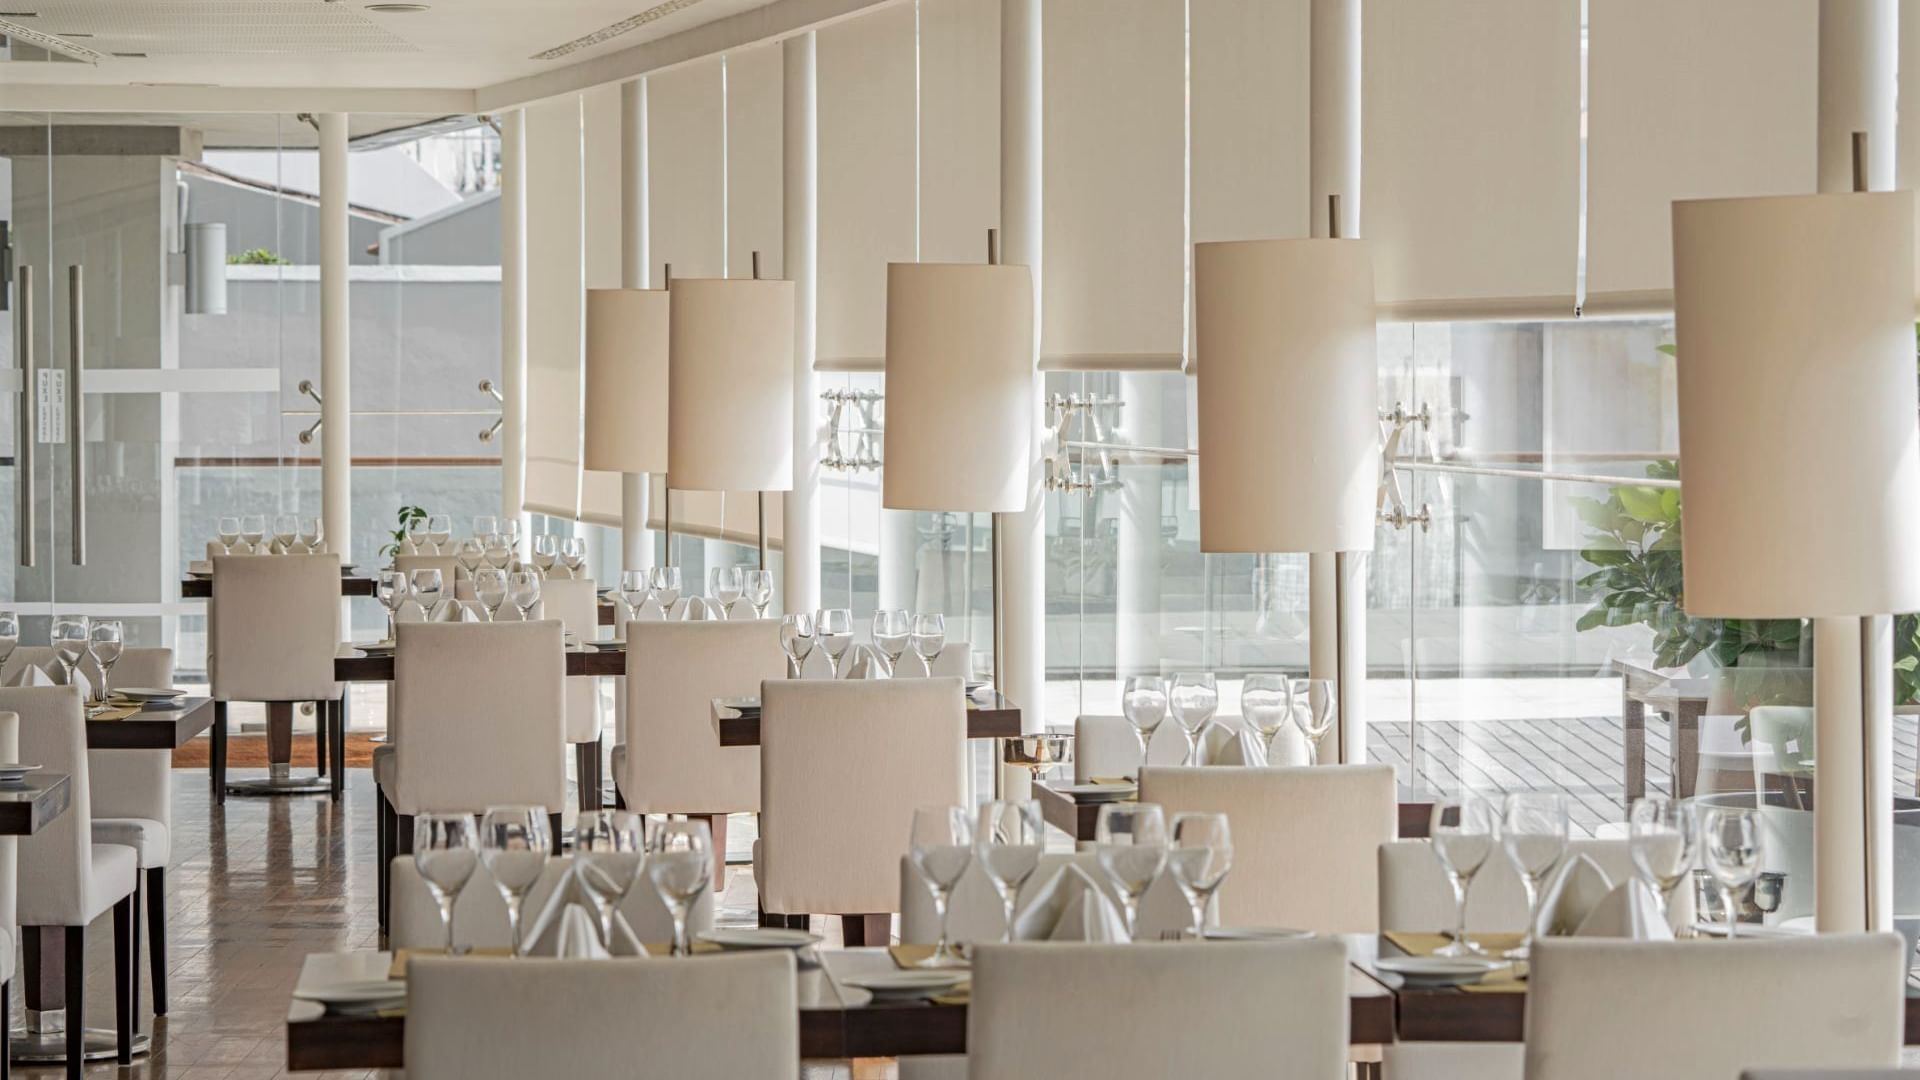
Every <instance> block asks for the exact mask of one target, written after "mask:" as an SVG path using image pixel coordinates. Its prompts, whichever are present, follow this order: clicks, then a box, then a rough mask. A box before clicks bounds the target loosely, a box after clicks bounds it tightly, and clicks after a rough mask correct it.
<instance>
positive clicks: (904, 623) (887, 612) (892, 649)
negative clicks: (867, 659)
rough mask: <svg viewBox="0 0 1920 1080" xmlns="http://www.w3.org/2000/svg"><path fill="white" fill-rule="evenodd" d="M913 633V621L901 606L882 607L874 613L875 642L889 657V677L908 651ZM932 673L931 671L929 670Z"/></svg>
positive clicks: (875, 645) (882, 653) (876, 646)
mask: <svg viewBox="0 0 1920 1080" xmlns="http://www.w3.org/2000/svg"><path fill="white" fill-rule="evenodd" d="M911 635H912V623H911V622H910V621H909V620H908V619H907V613H906V612H905V611H903V610H901V609H899V608H892V609H885V608H883V609H881V610H879V611H876V612H874V613H873V644H874V647H875V648H877V649H879V650H880V653H881V655H883V656H885V657H886V658H887V677H888V678H892V677H893V669H894V665H896V664H898V663H899V662H900V657H901V656H902V655H904V654H905V653H906V651H907V639H908V638H909V637H910V636H911ZM929 674H931V672H929Z"/></svg>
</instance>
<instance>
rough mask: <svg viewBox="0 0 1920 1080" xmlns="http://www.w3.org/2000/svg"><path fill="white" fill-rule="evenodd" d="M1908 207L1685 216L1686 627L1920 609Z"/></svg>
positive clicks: (1733, 204)
mask: <svg viewBox="0 0 1920 1080" xmlns="http://www.w3.org/2000/svg"><path fill="white" fill-rule="evenodd" d="M1913 230H1914V196H1913V193H1912V192H1907V191H1900V192H1889V193H1886V194H1860V195H1809V196H1790V197H1782V198H1758V199H1708V200H1699V201H1690V202H1676V203H1674V204H1673V298H1674V320H1675V335H1676V344H1677V347H1678V360H1677V364H1676V366H1677V369H1678V373H1679V383H1680V481H1681V499H1680V515H1681V536H1682V541H1681V557H1682V564H1683V568H1684V574H1685V598H1684V606H1685V609H1686V612H1687V614H1689V615H1692V616H1696V617H1709V618H1714V617H1717V618H1746V619H1783V618H1802V617H1824V616H1857V615H1871V614H1888V613H1894V612H1908V611H1916V610H1920V560H1916V559H1915V558H1914V557H1913V544H1914V540H1915V538H1916V537H1920V441H1917V440H1920V425H1917V424H1916V421H1915V408H1916V391H1915V385H1914V336H1913V335H1914V330H1913V297H1914V267H1913V262H1914V259H1913V250H1914V247H1913V245H1914V231H1913Z"/></svg>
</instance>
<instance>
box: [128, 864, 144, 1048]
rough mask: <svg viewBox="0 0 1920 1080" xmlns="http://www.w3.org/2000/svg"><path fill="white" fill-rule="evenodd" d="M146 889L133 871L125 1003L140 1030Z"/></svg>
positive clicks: (135, 1025) (134, 1026)
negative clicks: (142, 910)
mask: <svg viewBox="0 0 1920 1080" xmlns="http://www.w3.org/2000/svg"><path fill="white" fill-rule="evenodd" d="M145 889H146V878H145V877H144V876H143V875H142V874H141V873H140V871H138V870H135V871H134V872H133V895H132V896H131V897H129V898H128V899H130V900H131V901H132V902H133V911H132V913H131V915H130V917H129V918H128V919H127V932H128V935H129V936H130V937H131V938H132V939H133V945H132V947H131V949H129V951H128V960H127V1001H128V1010H129V1014H130V1015H131V1016H132V1017H133V1029H134V1031H135V1032H138V1031H139V1030H140V900H141V897H140V894H141V893H142V892H143V891H145Z"/></svg>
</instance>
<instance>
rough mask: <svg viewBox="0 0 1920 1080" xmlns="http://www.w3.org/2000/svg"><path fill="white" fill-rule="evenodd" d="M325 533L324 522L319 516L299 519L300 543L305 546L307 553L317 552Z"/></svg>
mask: <svg viewBox="0 0 1920 1080" xmlns="http://www.w3.org/2000/svg"><path fill="white" fill-rule="evenodd" d="M326 533H327V526H326V523H325V522H323V521H321V520H320V519H319V518H317V517H303V518H301V519H300V543H301V544H302V545H303V546H305V547H306V549H307V554H309V555H314V554H318V553H319V551H320V540H321V538H322V537H324V536H325V535H326Z"/></svg>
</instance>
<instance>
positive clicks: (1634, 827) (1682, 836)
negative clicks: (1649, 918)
mask: <svg viewBox="0 0 1920 1080" xmlns="http://www.w3.org/2000/svg"><path fill="white" fill-rule="evenodd" d="M1627 853H1628V855H1629V856H1631V857H1632V859H1633V869H1634V873H1635V874H1636V875H1638V876H1639V878H1640V880H1642V881H1644V882H1646V883H1647V886H1648V887H1649V888H1651V889H1652V890H1653V893H1654V895H1655V896H1658V897H1659V898H1660V914H1661V916H1662V917H1663V918H1665V919H1667V921H1668V922H1669V923H1671V922H1672V920H1673V890H1675V889H1677V888H1679V887H1680V883H1681V882H1683V881H1686V880H1687V878H1688V877H1690V876H1691V875H1692V873H1693V864H1694V860H1695V859H1696V858H1697V857H1698V856H1699V854H1700V816H1699V814H1698V813H1696V812H1695V810H1694V807H1693V804H1692V803H1687V802H1681V801H1680V800H1678V799H1670V798H1668V797H1667V796H1665V795H1648V796H1646V797H1645V798H1641V799H1635V800H1633V808H1632V809H1631V810H1630V811H1629V812H1628V814H1627Z"/></svg>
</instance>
